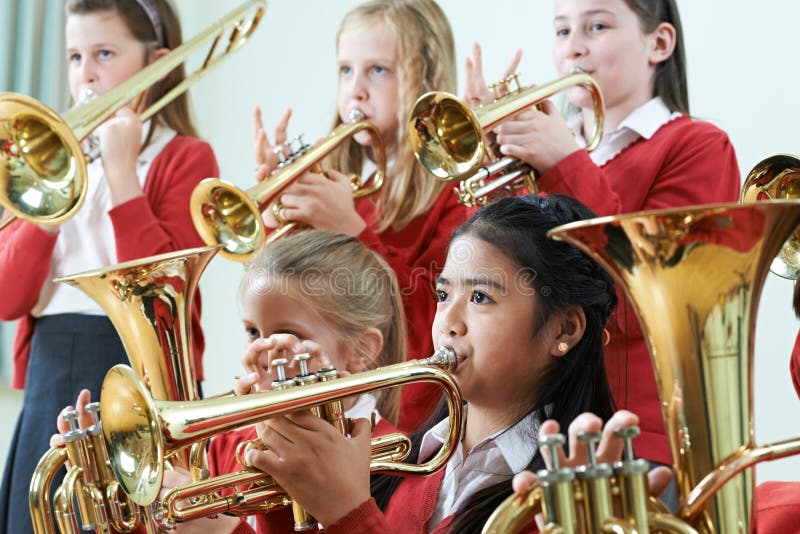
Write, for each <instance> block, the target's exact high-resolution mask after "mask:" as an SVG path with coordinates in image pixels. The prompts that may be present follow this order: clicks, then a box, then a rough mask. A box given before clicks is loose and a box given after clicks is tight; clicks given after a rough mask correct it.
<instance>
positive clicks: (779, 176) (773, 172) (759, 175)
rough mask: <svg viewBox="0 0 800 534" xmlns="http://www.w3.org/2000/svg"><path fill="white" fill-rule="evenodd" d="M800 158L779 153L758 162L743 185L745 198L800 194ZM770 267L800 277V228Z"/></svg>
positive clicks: (786, 276)
mask: <svg viewBox="0 0 800 534" xmlns="http://www.w3.org/2000/svg"><path fill="white" fill-rule="evenodd" d="M799 179H800V159H798V158H797V157H796V156H791V155H789V154H776V155H774V156H770V157H768V158H766V159H764V160H762V161H760V162H758V163H757V164H756V166H755V167H753V169H752V170H751V171H750V172H749V173H748V174H747V178H746V179H745V181H744V185H742V193H741V196H740V201H741V202H743V203H744V202H756V201H762V200H782V199H789V200H795V199H798V198H800V180H799ZM770 270H771V271H772V272H773V273H775V274H777V275H778V276H781V277H783V278H788V279H790V280H797V278H799V277H800V232H795V233H794V234H792V236H791V237H790V238H789V239H787V240H786V243H784V245H783V247H782V248H781V250H780V252H779V253H778V255H777V256H776V257H775V260H774V261H773V262H772V266H771V267H770Z"/></svg>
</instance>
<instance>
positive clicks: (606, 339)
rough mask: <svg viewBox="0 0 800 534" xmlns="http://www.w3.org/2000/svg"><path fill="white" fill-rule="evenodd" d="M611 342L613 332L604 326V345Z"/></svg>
mask: <svg viewBox="0 0 800 534" xmlns="http://www.w3.org/2000/svg"><path fill="white" fill-rule="evenodd" d="M609 343H611V332H609V331H608V328H603V346H604V347H605V346H607V345H608V344H609Z"/></svg>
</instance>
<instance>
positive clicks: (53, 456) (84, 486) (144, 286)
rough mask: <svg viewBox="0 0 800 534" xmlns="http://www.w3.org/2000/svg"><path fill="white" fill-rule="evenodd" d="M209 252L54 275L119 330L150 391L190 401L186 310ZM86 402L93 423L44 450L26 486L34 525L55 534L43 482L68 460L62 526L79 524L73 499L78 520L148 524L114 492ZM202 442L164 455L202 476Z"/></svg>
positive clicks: (192, 381)
mask: <svg viewBox="0 0 800 534" xmlns="http://www.w3.org/2000/svg"><path fill="white" fill-rule="evenodd" d="M216 252H217V248H215V247H206V248H200V249H191V250H184V251H179V252H173V253H169V254H162V255H159V256H152V257H149V258H144V259H141V260H135V261H131V262H127V263H122V264H119V265H113V266H111V267H108V268H105V269H98V270H95V271H90V272H86V273H81V274H76V275H72V276H66V277H62V278H59V279H56V281H60V282H65V283H69V284H71V285H73V286H75V287H78V288H80V289H81V290H83V291H84V292H85V293H87V294H88V295H89V296H91V297H92V298H93V299H94V300H95V301H96V302H97V303H98V304H100V306H101V307H102V308H103V309H104V310H105V312H106V313H107V314H108V316H109V319H111V322H112V323H113V324H114V326H115V328H116V330H117V332H118V333H119V336H120V338H121V340H122V343H123V346H124V347H125V350H126V352H127V353H128V358H129V360H130V363H131V365H132V366H133V368H134V369H135V370H136V373H137V374H138V376H140V377H142V380H143V381H144V383H145V384H146V386H147V388H148V389H149V391H150V394H151V395H152V396H153V397H155V398H158V399H164V400H166V399H169V400H173V401H190V400H196V399H197V398H198V397H199V395H198V392H197V380H196V378H195V376H196V375H195V372H194V358H193V357H192V350H191V332H190V321H189V317H191V313H192V299H193V296H194V293H195V290H196V289H197V285H198V283H199V280H200V275H201V274H202V272H203V270H204V269H205V267H206V265H207V264H208V262H209V261H210V260H211V258H212V257H213V256H214V254H216ZM93 404H96V403H93ZM98 406H99V405H98ZM87 409H90V411H92V412H93V415H94V418H95V423H94V425H93V426H92V427H90V428H89V429H86V430H85V431H84V430H81V429H78V428H73V429H72V431H71V432H70V433H68V436H66V435H65V442H67V446H66V447H65V448H58V449H50V450H49V451H48V452H47V453H45V454H44V456H42V459H41V460H40V461H39V464H38V465H37V467H36V470H35V471H34V476H33V480H32V481H31V490H30V509H31V518H32V521H33V527H34V531H35V532H37V533H47V534H51V533H55V529H54V526H53V520H52V517H51V508H50V503H49V488H50V484H51V482H52V480H53V476H54V475H55V473H56V471H57V470H58V469H59V468H60V467H61V466H62V465H64V464H65V462H66V461H67V460H68V459H69V461H70V463H71V465H72V467H71V468H70V470H69V471H68V478H65V481H64V483H63V484H62V486H61V487H60V488H59V489H58V491H57V492H56V502H55V512H54V513H55V516H56V520H57V522H58V524H59V527H60V530H61V532H71V531H76V532H77V531H78V529H77V526H75V525H76V524H75V512H74V510H73V502H74V501H75V500H77V502H78V506H79V508H80V509H81V512H82V513H81V518H82V521H83V522H84V526H87V527H88V525H90V524H100V525H106V526H107V525H108V524H111V525H112V526H114V528H116V529H117V530H120V531H123V532H126V531H128V530H130V528H128V526H129V525H130V524H134V525H135V524H137V523H139V522H140V521H141V522H142V523H143V524H145V525H146V526H148V528H149V526H150V525H149V524H148V521H149V519H148V517H147V512H148V511H147V510H145V509H142V510H139V507H138V506H137V505H136V504H135V503H134V502H132V501H129V500H127V499H125V497H124V495H122V494H121V492H119V491H118V490H119V484H118V483H117V481H116V479H115V476H114V474H113V472H112V470H111V463H110V462H109V459H108V457H107V453H106V448H105V443H104V442H103V440H102V438H101V436H100V435H101V431H100V427H101V424H100V420H99V417H98V416H97V407H93V406H91V405H90V407H88V408H87ZM202 445H203V444H198V446H197V447H195V448H193V449H192V450H191V451H188V454H187V451H186V450H182V451H179V452H178V453H176V454H174V455H172V457H171V458H170V461H171V462H173V463H177V464H179V465H183V466H185V467H187V468H188V469H190V471H191V472H192V476H193V478H194V479H201V478H204V477H205V476H207V472H206V469H205V456H204V451H203V448H202ZM59 496H60V497H59ZM73 497H76V499H74V498H73ZM140 512H141V514H144V516H143V517H140ZM103 518H105V520H103ZM68 525H71V526H72V527H74V528H70V527H69V526H68ZM98 528H99V527H98Z"/></svg>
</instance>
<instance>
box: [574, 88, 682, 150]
mask: <svg viewBox="0 0 800 534" xmlns="http://www.w3.org/2000/svg"><path fill="white" fill-rule="evenodd" d="M680 115H681V113H680V112H678V111H676V112H671V111H670V110H669V108H667V106H666V104H664V101H663V100H661V97H655V98H653V99H651V100H649V101H647V102H645V103H644V104H642V105H641V106H639V107H638V108H636V109H634V110H633V111H631V112H630V114H629V115H628V116H627V117H625V120H623V121H622V122H621V123H620V124H619V126H618V127H617V129H616V130H614V131H613V132H604V133H603V139H602V141H600V145H599V146H598V147H597V148H596V149H594V150H593V151H592V152H591V153H590V154H589V156H590V157H591V158H592V161H594V162H595V164H597V165H605V164H606V163H608V162H609V161H610V160H612V159H613V158H614V157H615V156H617V155H618V154H619V153H620V152H622V150H623V149H625V147H627V146H629V145H631V144H632V143H633V142H635V141H637V140H638V139H642V138H643V139H650V138H651V137H653V135H654V134H655V133H656V132H657V131H658V129H659V128H661V127H662V126H663V125H665V124H666V123H668V122H669V121H671V120H672V119H674V118H676V117H679V116H680ZM582 122H583V115H582V114H580V113H578V114H577V115H575V116H574V117H572V118H571V119H570V120H568V121H567V125H568V126H569V128H570V129H571V130H572V131H573V132H574V133H575V140H576V141H577V142H578V144H579V145H580V146H581V147H585V146H586V140H585V139H584V138H583V135H582V133H581V132H582V131H583V130H582ZM587 133H588V132H587Z"/></svg>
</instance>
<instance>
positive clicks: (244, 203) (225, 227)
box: [189, 110, 386, 261]
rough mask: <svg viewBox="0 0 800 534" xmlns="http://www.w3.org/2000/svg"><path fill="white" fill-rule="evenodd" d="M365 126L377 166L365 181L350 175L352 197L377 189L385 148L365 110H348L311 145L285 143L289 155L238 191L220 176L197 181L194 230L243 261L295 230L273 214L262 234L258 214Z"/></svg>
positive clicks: (383, 171) (382, 173)
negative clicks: (263, 176)
mask: <svg viewBox="0 0 800 534" xmlns="http://www.w3.org/2000/svg"><path fill="white" fill-rule="evenodd" d="M362 130H365V131H367V133H369V135H370V136H371V137H372V143H373V145H372V146H373V147H374V151H375V159H376V164H377V170H376V171H375V174H374V175H373V177H372V178H371V179H370V180H369V181H368V182H366V183H364V184H362V183H361V178H360V177H359V176H353V177H352V178H351V184H352V187H353V198H361V197H363V196H367V195H371V194H372V193H374V192H376V191H378V190H379V189H380V188H381V186H382V185H383V179H384V176H385V175H386V151H385V149H384V145H383V138H382V137H381V134H380V132H379V131H378V128H377V127H376V126H375V125H374V124H372V123H371V122H369V121H367V120H365V118H364V114H363V113H362V112H361V111H359V110H353V111H352V112H351V113H350V115H349V116H348V118H347V121H346V122H345V123H343V124H340V125H339V126H337V127H336V128H335V129H334V130H333V131H332V132H331V133H329V134H328V136H327V137H326V138H325V139H324V140H323V141H322V142H321V143H319V144H318V145H316V146H314V147H313V148H312V147H311V146H309V145H306V144H305V143H303V142H302V140H300V142H299V146H297V147H292V146H291V145H290V150H291V154H290V155H289V156H288V157H284V156H283V147H281V148H280V149H279V150H280V152H279V154H280V156H281V158H282V159H283V161H281V164H280V165H279V167H278V169H277V170H276V172H275V173H273V174H272V175H271V176H269V177H268V178H266V179H265V180H264V181H262V182H261V183H259V184H257V185H255V186H253V187H251V188H250V189H248V190H246V191H243V190H242V189H240V188H239V187H237V186H235V185H233V184H232V183H230V182H226V181H225V180H222V179H220V178H207V179H205V180H203V181H201V182H200V183H199V184H198V185H197V187H195V189H194V191H193V192H192V198H191V200H190V208H189V209H190V211H191V214H192V221H193V222H194V226H195V229H196V230H197V233H198V234H200V237H201V238H202V239H203V241H204V242H205V243H206V244H208V245H219V244H222V245H225V248H223V249H222V251H221V252H220V255H222V256H224V257H226V258H228V259H230V260H234V261H248V260H250V259H251V258H252V257H253V256H254V255H255V254H256V252H257V251H258V249H259V248H261V246H263V245H264V243H266V242H268V241H269V242H271V241H273V240H275V239H279V238H280V237H282V236H284V235H286V234H288V233H289V232H291V231H293V230H294V229H296V224H295V223H289V224H286V223H285V222H284V221H282V220H281V219H280V217H279V216H278V213H277V210H275V216H276V219H277V220H278V223H279V227H278V228H277V229H276V230H274V231H273V232H272V233H271V234H270V236H269V238H267V230H266V227H265V225H264V221H263V219H262V218H261V213H262V212H263V211H264V210H265V209H266V208H267V206H268V205H269V204H270V203H272V202H275V201H276V200H277V199H278V196H279V195H280V193H281V192H282V191H283V190H284V189H285V188H286V187H287V186H289V184H291V183H292V182H293V181H294V180H295V179H296V178H299V177H300V176H302V175H303V173H305V172H306V171H309V170H313V171H314V172H320V173H321V172H322V171H321V170H320V169H319V166H318V164H319V162H320V161H322V160H323V159H324V158H325V157H326V156H327V155H328V154H329V153H330V152H331V151H332V150H333V149H334V148H336V147H337V146H339V145H340V144H341V143H343V142H344V141H346V140H348V139H349V138H351V137H352V136H354V135H355V134H357V133H358V132H360V131H362Z"/></svg>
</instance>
